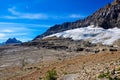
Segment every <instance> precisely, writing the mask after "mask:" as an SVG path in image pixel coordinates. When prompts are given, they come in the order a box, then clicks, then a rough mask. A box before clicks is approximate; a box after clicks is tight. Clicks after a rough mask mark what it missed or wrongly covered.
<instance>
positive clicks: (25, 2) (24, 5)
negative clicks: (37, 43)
mask: <svg viewBox="0 0 120 80" xmlns="http://www.w3.org/2000/svg"><path fill="white" fill-rule="evenodd" d="M111 1H113V0H1V2H0V11H1V12H0V42H4V41H5V40H6V39H8V38H13V37H16V38H17V39H20V40H21V41H29V40H32V39H33V38H34V37H36V36H37V35H39V34H42V33H43V32H45V31H46V30H47V29H48V28H49V27H51V26H53V25H55V24H61V23H63V22H68V21H69V22H71V21H75V20H78V19H82V18H85V17H87V16H88V15H90V14H92V13H93V12H95V11H96V10H98V9H99V8H101V7H104V6H105V5H106V4H107V3H109V2H111Z"/></svg>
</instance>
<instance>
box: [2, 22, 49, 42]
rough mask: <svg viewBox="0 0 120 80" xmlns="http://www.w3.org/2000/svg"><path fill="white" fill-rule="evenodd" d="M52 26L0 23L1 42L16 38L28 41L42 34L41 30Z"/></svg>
mask: <svg viewBox="0 0 120 80" xmlns="http://www.w3.org/2000/svg"><path fill="white" fill-rule="evenodd" d="M48 27H50V25H44V24H43V25H39V24H26V23H9V22H0V42H4V41H5V40H6V39H8V38H12V37H16V38H18V39H20V40H21V41H28V40H31V39H33V38H34V37H36V36H37V35H39V34H40V33H42V32H43V31H44V30H42V31H41V28H44V29H47V28H48Z"/></svg>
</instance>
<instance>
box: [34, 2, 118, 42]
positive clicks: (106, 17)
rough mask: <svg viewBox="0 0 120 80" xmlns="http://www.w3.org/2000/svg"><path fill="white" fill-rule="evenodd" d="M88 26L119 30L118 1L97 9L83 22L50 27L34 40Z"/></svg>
mask: <svg viewBox="0 0 120 80" xmlns="http://www.w3.org/2000/svg"><path fill="white" fill-rule="evenodd" d="M89 25H95V26H99V27H102V28H104V29H109V28H114V27H117V28H120V26H119V25H120V0H114V2H112V3H109V4H107V5H106V6H105V7H104V8H101V9H99V10H98V11H96V12H95V13H93V14H92V15H90V16H88V17H87V18H85V19H83V20H78V21H75V22H65V23H63V24H61V25H55V26H52V27H51V28H50V29H48V30H47V31H46V32H45V33H43V34H42V35H38V36H37V37H36V38H35V39H34V40H36V39H40V38H43V37H45V36H48V35H51V34H55V33H58V32H62V31H66V30H69V29H74V28H80V27H87V26H89Z"/></svg>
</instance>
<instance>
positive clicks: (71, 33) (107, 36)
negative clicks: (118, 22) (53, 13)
mask: <svg viewBox="0 0 120 80" xmlns="http://www.w3.org/2000/svg"><path fill="white" fill-rule="evenodd" d="M53 36H56V37H63V38H72V39H73V40H89V41H90V42H92V43H102V44H104V45H111V44H113V43H114V42H115V41H116V40H118V39H120V29H119V28H113V29H103V28H100V27H94V25H91V26H88V27H84V28H76V29H71V30H67V31H64V32H60V33H56V34H52V35H49V36H46V37H44V38H48V37H53Z"/></svg>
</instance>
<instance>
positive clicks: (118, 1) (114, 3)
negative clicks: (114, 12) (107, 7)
mask: <svg viewBox="0 0 120 80" xmlns="http://www.w3.org/2000/svg"><path fill="white" fill-rule="evenodd" d="M117 4H120V0H114V2H113V3H112V5H117Z"/></svg>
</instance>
